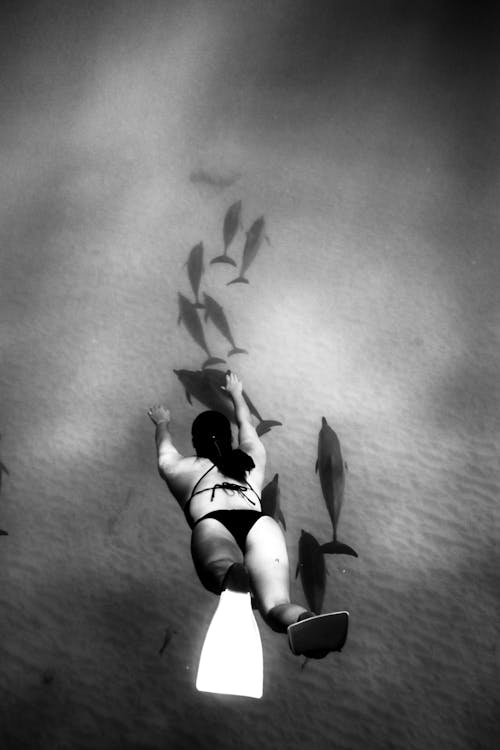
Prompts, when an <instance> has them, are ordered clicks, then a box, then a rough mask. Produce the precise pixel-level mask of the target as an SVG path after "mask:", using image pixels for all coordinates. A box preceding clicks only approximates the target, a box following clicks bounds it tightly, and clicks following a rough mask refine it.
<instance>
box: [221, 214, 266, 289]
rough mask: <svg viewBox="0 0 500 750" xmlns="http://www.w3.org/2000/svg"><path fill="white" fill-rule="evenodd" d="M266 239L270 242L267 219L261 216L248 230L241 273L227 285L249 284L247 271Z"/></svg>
mask: <svg viewBox="0 0 500 750" xmlns="http://www.w3.org/2000/svg"><path fill="white" fill-rule="evenodd" d="M264 239H265V240H266V241H267V242H268V244H270V242H269V237H268V236H267V235H266V228H265V219H264V217H263V216H261V217H259V218H258V219H256V220H255V221H254V223H253V224H252V226H251V227H250V229H249V230H248V232H247V238H246V240H245V247H244V248H243V259H242V261H241V268H240V275H239V276H238V277H237V278H236V279H233V280H232V281H228V282H227V286H229V285H230V284H238V283H241V284H249V283H250V282H249V281H248V279H247V278H245V271H247V270H248V268H249V267H250V266H251V264H252V263H253V261H254V260H255V257H256V255H257V253H258V252H259V248H260V246H261V245H262V242H263V241H264Z"/></svg>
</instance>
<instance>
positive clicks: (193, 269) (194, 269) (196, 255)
mask: <svg viewBox="0 0 500 750" xmlns="http://www.w3.org/2000/svg"><path fill="white" fill-rule="evenodd" d="M186 265H187V270H188V277H189V281H190V283H191V286H192V288H193V292H194V306H195V307H203V305H202V304H201V302H200V300H199V299H198V294H199V291H200V281H201V277H202V274H203V271H204V268H203V242H198V244H197V245H195V246H194V247H193V248H192V250H191V252H190V253H189V257H188V259H187V261H186Z"/></svg>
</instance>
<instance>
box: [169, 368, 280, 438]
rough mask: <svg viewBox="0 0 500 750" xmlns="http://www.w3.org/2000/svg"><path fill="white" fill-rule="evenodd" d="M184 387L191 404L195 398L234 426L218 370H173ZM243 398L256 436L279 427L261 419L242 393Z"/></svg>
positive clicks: (229, 402) (230, 401) (224, 380)
mask: <svg viewBox="0 0 500 750" xmlns="http://www.w3.org/2000/svg"><path fill="white" fill-rule="evenodd" d="M174 373H175V374H176V375H177V377H178V378H179V380H180V382H181V383H182V385H183V386H184V390H185V393H186V398H187V400H188V402H189V403H190V404H191V403H192V401H191V397H193V398H195V399H196V400H197V401H199V402H200V403H201V404H203V405H204V406H206V407H207V408H208V409H214V410H215V411H220V412H221V413H222V414H224V415H225V416H226V417H227V418H228V419H229V420H230V421H231V422H233V424H236V418H235V415H234V406H233V402H232V399H231V397H230V396H229V395H228V394H227V393H226V392H225V391H224V390H223V389H222V386H223V385H224V384H225V382H226V376H225V374H224V373H223V372H221V371H220V370H216V369H212V368H206V369H203V370H174ZM243 398H244V399H245V401H246V404H247V406H248V408H249V410H250V413H251V414H252V415H253V416H254V417H255V418H256V419H257V420H258V424H257V427H256V430H257V435H259V436H260V435H265V434H266V432H269V431H270V429H271V427H277V426H279V425H281V422H276V421H275V420H272V419H262V417H261V416H260V414H259V412H258V411H257V409H256V408H255V406H254V405H253V403H252V401H250V399H249V397H248V395H247V394H246V393H245V391H243Z"/></svg>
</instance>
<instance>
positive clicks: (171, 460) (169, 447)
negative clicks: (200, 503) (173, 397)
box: [148, 405, 183, 477]
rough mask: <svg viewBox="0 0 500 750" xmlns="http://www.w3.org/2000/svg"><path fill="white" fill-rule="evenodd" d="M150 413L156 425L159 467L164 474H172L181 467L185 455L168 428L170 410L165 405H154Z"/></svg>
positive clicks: (166, 475)
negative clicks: (179, 449) (180, 463)
mask: <svg viewBox="0 0 500 750" xmlns="http://www.w3.org/2000/svg"><path fill="white" fill-rule="evenodd" d="M148 415H149V417H150V419H151V421H152V422H154V424H155V425H156V431H155V442H156V452H157V456H158V469H159V471H160V474H161V475H162V476H165V477H168V476H169V475H172V474H173V473H174V472H175V470H176V469H177V468H178V467H179V462H180V461H182V459H183V456H182V455H181V454H180V453H179V451H178V450H177V448H176V447H175V446H174V444H173V442H172V436H171V435H170V431H169V429H168V425H169V423H170V411H169V410H168V409H166V408H165V407H164V406H161V405H158V406H152V407H151V408H150V409H149V410H148Z"/></svg>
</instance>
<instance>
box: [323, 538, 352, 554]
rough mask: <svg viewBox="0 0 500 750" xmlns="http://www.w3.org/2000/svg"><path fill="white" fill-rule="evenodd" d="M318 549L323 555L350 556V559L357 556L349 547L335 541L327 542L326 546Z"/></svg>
mask: <svg viewBox="0 0 500 750" xmlns="http://www.w3.org/2000/svg"><path fill="white" fill-rule="evenodd" d="M319 549H320V551H321V552H322V553H323V554H324V555H351V556H352V557H357V556H358V553H357V552H356V551H355V550H353V548H352V547H349V545H348V544H343V543H342V542H339V541H337V540H334V541H333V542H328V543H327V544H322V545H321V547H320V548H319Z"/></svg>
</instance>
